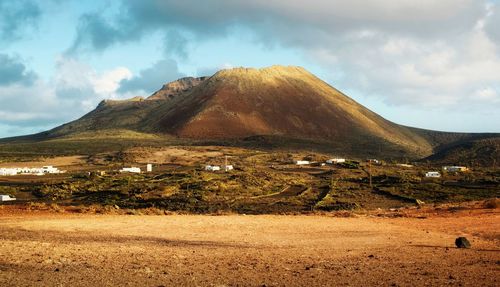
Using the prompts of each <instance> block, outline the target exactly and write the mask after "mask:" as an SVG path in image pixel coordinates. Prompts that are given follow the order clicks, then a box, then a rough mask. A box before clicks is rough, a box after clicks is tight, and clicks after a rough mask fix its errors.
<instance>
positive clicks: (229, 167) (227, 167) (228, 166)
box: [224, 164, 234, 172]
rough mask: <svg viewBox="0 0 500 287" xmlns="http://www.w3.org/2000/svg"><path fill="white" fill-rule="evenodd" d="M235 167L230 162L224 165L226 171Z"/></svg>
mask: <svg viewBox="0 0 500 287" xmlns="http://www.w3.org/2000/svg"><path fill="white" fill-rule="evenodd" d="M233 169H234V167H233V166H232V165H230V164H228V165H225V166H224V171H226V172H228V171H230V170H233Z"/></svg>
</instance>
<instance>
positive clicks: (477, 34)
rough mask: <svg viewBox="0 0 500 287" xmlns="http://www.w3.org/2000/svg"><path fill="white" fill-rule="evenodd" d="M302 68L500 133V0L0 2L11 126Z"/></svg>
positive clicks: (4, 127)
mask: <svg viewBox="0 0 500 287" xmlns="http://www.w3.org/2000/svg"><path fill="white" fill-rule="evenodd" d="M271 65H297V66H303V67H304V68H306V69H307V70H309V71H310V72H312V73H313V74H316V75H317V76H318V77H320V78H321V79H323V80H324V81H326V82H328V83H329V84H331V85H332V86H334V87H336V88H337V89H339V90H341V91H343V92H344V93H346V94H347V95H349V96H350V97H351V98H353V99H354V100H356V101H358V102H359V103H361V104H363V105H364V106H366V107H368V108H369V109H371V110H373V111H374V112H376V113H378V114H380V115H382V116H383V117H385V118H386V119H388V120H391V121H393V122H396V123H399V124H404V125H409V126H414V127H420V128H426V129H434V130H444V131H462V132H500V2H499V1H493V0H440V1H435V0H418V1H417V0H399V1H393V0H345V1H343V0H308V1H305V0H253V1H245V0H204V1H194V0H177V1H174V0H87V1H77V0H74V1H72V0H68V1H64V0H0V137H9V136H17V135H23V134H29V133H35V132H40V131H44V130H47V129H50V128H53V127H55V126H58V125H60V124H63V123H65V122H68V121H71V120H75V119H78V118H80V117H81V116H83V115H84V114H85V113H87V112H89V111H91V110H92V109H93V108H95V107H96V106H97V104H98V103H99V102H100V101H102V100H103V99H125V98H130V97H134V96H144V97H145V96H148V95H150V94H151V93H153V92H154V91H156V90H158V89H159V88H161V86H162V85H163V84H164V83H167V82H170V81H173V80H176V79H178V78H180V77H184V76H210V75H212V74H213V73H215V72H216V71H218V70H220V69H225V68H232V67H240V66H243V67H256V68H260V67H266V66H271Z"/></svg>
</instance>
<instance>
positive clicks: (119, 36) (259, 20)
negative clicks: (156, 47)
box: [75, 0, 483, 54]
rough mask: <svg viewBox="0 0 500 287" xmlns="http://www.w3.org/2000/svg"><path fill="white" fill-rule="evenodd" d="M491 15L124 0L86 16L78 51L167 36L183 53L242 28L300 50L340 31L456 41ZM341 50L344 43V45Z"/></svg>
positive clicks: (459, 0) (408, 4)
mask: <svg viewBox="0 0 500 287" xmlns="http://www.w3.org/2000/svg"><path fill="white" fill-rule="evenodd" d="M482 12H483V5H482V3H480V1H474V0H443V1H427V2H426V3H424V4H418V3H417V2H415V1H414V0H411V1H410V0H401V1H392V0H379V1H365V0H363V1H361V0H353V1H340V0H311V1H308V3H307V5H305V4H304V2H303V1H302V0H287V1H268V0H254V1H234V0H205V1H203V5H201V4H200V2H199V1H195V0H184V1H177V0H144V1H123V3H122V9H120V13H119V14H117V15H115V17H113V18H111V19H108V20H104V19H103V18H101V17H100V16H99V15H86V16H84V17H82V19H81V23H80V26H79V29H78V38H77V40H76V41H75V47H78V46H80V45H82V44H84V45H89V46H90V47H93V48H95V49H98V50H99V49H103V48H106V47H108V46H111V45H113V44H114V43H117V42H126V41H134V40H137V39H140V38H141V37H142V36H144V35H147V34H149V33H151V32H152V31H163V32H165V38H166V40H165V43H166V46H167V49H168V48H170V49H169V52H172V53H179V52H181V54H182V49H184V48H185V44H186V41H185V38H184V37H179V33H178V32H176V33H171V32H170V31H172V30H173V29H174V30H175V31H186V32H188V33H191V34H192V35H193V36H194V37H196V38H197V39H206V38H212V37H217V36H224V35H226V34H227V33H228V31H231V29H232V28H234V27H236V26H244V27H248V28H250V29H252V30H254V31H255V32H256V35H257V37H258V38H259V39H260V40H261V41H262V43H264V44H272V42H279V43H283V44H287V45H295V46H300V47H320V46H325V45H330V46H331V45H332V44H339V43H336V41H335V40H336V39H337V38H339V33H351V32H355V31H360V30H369V31H384V32H387V33H393V34H404V35H405V36H409V35H412V36H415V37H424V38H429V37H437V38H439V37H442V36H444V35H445V36H446V37H449V36H450V35H452V34H457V33H462V32H463V29H464V28H468V27H470V26H471V25H474V22H475V21H476V20H477V18H478V17H479V16H480V15H481V13H482ZM340 44H341V43H340Z"/></svg>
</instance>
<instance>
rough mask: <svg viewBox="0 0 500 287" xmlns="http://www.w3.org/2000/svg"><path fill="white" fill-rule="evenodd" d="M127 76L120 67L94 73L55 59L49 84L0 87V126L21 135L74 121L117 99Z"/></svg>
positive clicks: (71, 61)
mask: <svg viewBox="0 0 500 287" xmlns="http://www.w3.org/2000/svg"><path fill="white" fill-rule="evenodd" d="M131 76H132V73H131V72H130V71H129V70H128V69H126V68H124V67H116V68H114V69H111V70H107V71H104V72H102V73H98V72H96V71H95V70H94V69H92V68H91V67H90V66H88V65H86V64H83V63H81V62H79V61H77V60H75V59H73V58H67V57H59V58H58V60H57V63H56V72H55V75H54V77H53V78H51V79H50V80H47V81H44V80H42V79H39V78H38V79H37V80H36V81H34V82H33V83H32V84H31V85H22V84H11V85H4V86H0V99H2V105H0V126H9V127H21V128H20V129H19V132H16V133H15V134H21V133H22V132H21V131H24V130H30V131H41V130H44V129H46V128H47V127H53V126H55V125H58V124H62V123H65V122H67V121H70V120H74V119H76V118H78V117H80V116H82V115H83V114H85V113H87V112H89V111H90V110H92V109H93V108H95V107H96V105H97V104H98V103H99V102H100V101H102V100H103V99H108V98H114V99H120V98H121V95H120V94H118V93H117V92H116V91H117V89H118V87H119V83H120V82H121V81H122V80H123V79H126V78H130V77H131ZM10 134H12V133H10ZM5 135H7V134H5ZM0 136H1V134H0Z"/></svg>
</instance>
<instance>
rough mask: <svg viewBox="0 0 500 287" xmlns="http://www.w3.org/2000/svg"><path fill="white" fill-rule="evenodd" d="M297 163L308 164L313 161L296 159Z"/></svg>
mask: <svg viewBox="0 0 500 287" xmlns="http://www.w3.org/2000/svg"><path fill="white" fill-rule="evenodd" d="M295 164H296V165H308V164H311V162H310V161H308V160H296V161H295Z"/></svg>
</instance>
